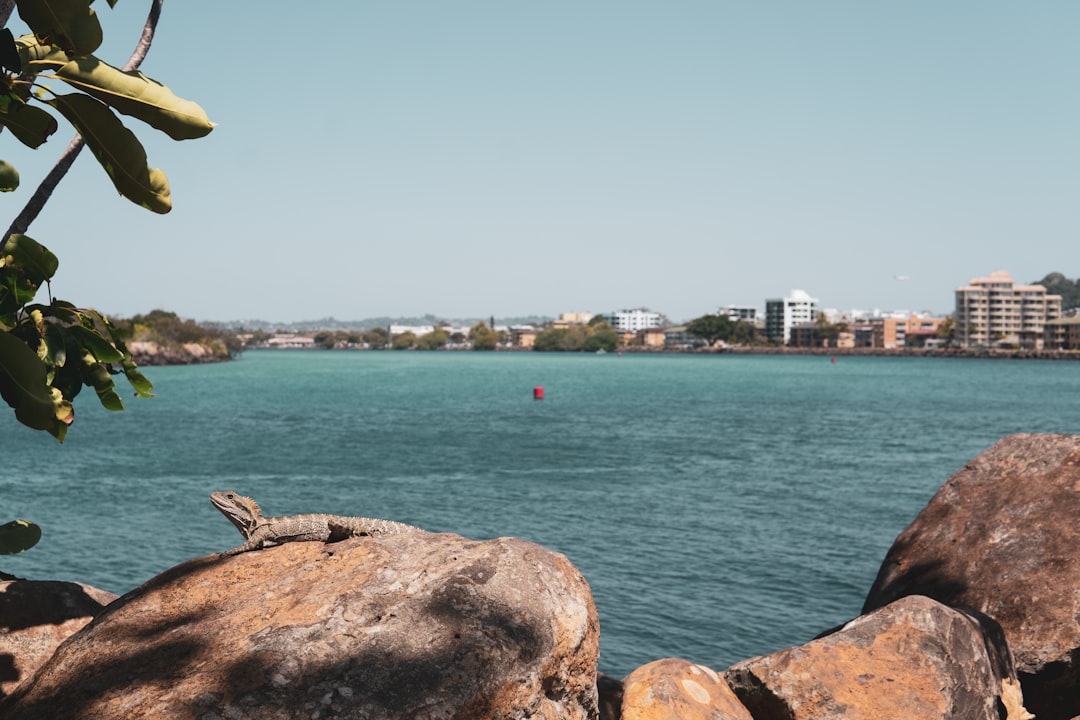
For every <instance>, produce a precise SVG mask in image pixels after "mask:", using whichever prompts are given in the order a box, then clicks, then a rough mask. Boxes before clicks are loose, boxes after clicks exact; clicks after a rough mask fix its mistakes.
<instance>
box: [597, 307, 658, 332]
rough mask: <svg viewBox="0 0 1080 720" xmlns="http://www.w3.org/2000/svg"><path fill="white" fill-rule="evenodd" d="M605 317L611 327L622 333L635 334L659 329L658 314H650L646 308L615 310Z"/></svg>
mask: <svg viewBox="0 0 1080 720" xmlns="http://www.w3.org/2000/svg"><path fill="white" fill-rule="evenodd" d="M606 317H607V319H608V322H609V323H610V324H611V327H613V328H615V329H616V330H619V331H622V332H628V333H636V332H637V331H639V330H646V329H648V328H655V327H660V313H658V312H652V311H650V310H649V309H648V308H637V309H636V310H617V311H615V312H613V313H609V314H608V315H607V316H606Z"/></svg>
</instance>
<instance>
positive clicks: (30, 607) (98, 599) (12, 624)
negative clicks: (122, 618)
mask: <svg viewBox="0 0 1080 720" xmlns="http://www.w3.org/2000/svg"><path fill="white" fill-rule="evenodd" d="M116 597H117V596H116V595H113V594H112V593H110V592H106V591H104V590H99V589H97V588H96V587H91V586H90V585H82V584H80V583H72V582H54V581H42V580H13V581H10V582H0V697H4V696H6V695H9V694H11V691H12V690H14V689H15V688H16V687H17V686H18V685H19V684H20V683H22V682H23V681H24V680H26V679H27V678H29V677H30V676H31V675H33V674H34V672H36V671H37V669H38V668H39V667H41V666H42V665H43V664H44V663H45V661H46V660H48V659H49V658H50V657H52V654H53V652H55V650H56V648H57V647H58V646H59V645H60V643H62V642H63V641H64V640H67V639H68V637H70V636H71V635H73V634H74V633H75V632H77V631H79V630H81V629H82V628H83V626H85V625H86V624H87V623H88V622H90V621H91V620H92V619H93V618H94V616H95V615H97V614H98V613H99V612H101V609H102V608H103V607H105V606H106V605H108V604H109V603H110V602H112V601H113V600H115V599H116Z"/></svg>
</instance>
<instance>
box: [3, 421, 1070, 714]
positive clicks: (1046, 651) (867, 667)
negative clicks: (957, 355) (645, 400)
mask: <svg viewBox="0 0 1080 720" xmlns="http://www.w3.org/2000/svg"><path fill="white" fill-rule="evenodd" d="M1077 517H1080V436H1074V435H1040V434H1020V435H1013V436H1009V437H1007V438H1004V439H1003V440H1001V441H999V442H998V443H996V444H995V445H994V446H993V447H991V448H989V449H988V450H986V451H985V452H984V453H982V454H981V455H979V456H978V457H977V458H975V459H973V460H972V461H971V462H969V463H968V464H967V465H966V466H965V467H964V468H963V469H962V470H960V471H959V472H957V473H956V474H955V475H953V477H952V478H950V479H949V480H948V481H947V482H946V483H945V484H944V485H943V486H942V487H941V489H940V490H939V491H938V492H937V493H936V494H935V496H934V497H933V498H932V499H931V500H930V502H929V503H928V504H927V506H926V508H925V509H924V510H923V511H922V512H921V513H920V514H919V515H918V516H917V517H916V518H915V520H914V521H913V522H912V523H911V524H910V525H909V526H908V527H907V528H906V529H905V530H903V531H902V532H901V533H900V535H899V536H898V537H897V539H896V541H895V542H894V544H893V546H892V548H891V549H890V550H889V552H888V554H887V555H886V557H885V558H884V561H883V562H882V565H881V569H880V570H879V573H878V576H877V578H876V580H875V581H874V583H873V585H872V587H870V588H868V590H867V596H866V602H865V605H864V607H863V610H862V615H860V617H858V618H855V619H853V620H852V621H851V622H848V623H846V624H844V625H843V626H841V627H839V628H834V629H832V630H824V631H823V633H822V634H821V635H820V636H819V637H817V638H816V639H812V640H810V641H808V642H807V643H806V644H804V645H800V646H797V647H791V648H785V649H782V650H779V651H777V652H775V653H772V654H770V655H766V656H762V657H757V658H749V659H746V660H743V661H741V662H738V663H736V664H734V665H732V666H731V667H730V668H727V669H723V670H718V669H713V668H708V667H705V666H703V665H700V664H696V663H694V662H691V661H689V660H685V659H681V658H662V659H659V660H652V661H648V659H646V658H643V659H642V660H643V661H646V662H645V664H644V665H642V666H640V667H639V668H638V669H636V670H634V671H633V672H632V673H630V675H628V676H627V677H626V678H624V679H622V680H618V679H614V678H610V677H606V676H604V675H602V674H600V673H599V672H598V662H599V632H600V618H598V616H597V612H596V607H595V605H594V603H593V600H592V595H591V591H590V589H589V587H588V584H587V582H586V580H585V578H583V577H582V575H581V573H580V572H579V571H578V570H577V569H576V568H575V567H574V566H573V565H572V564H570V562H569V561H568V560H567V559H566V557H565V556H564V555H561V554H559V553H555V552H553V551H551V550H548V549H546V548H543V547H540V546H538V545H535V544H533V543H529V542H526V541H522V540H519V539H515V538H498V539H495V540H488V541H479V542H478V541H473V540H469V539H467V538H463V537H461V536H458V535H453V534H449V533H412V534H406V535H395V536H376V537H358V538H351V539H348V540H344V541H341V542H337V543H332V544H323V543H320V542H293V543H286V544H284V545H281V546H278V547H273V548H268V549H266V550H261V551H257V552H248V553H243V554H241V555H238V556H235V557H228V558H221V557H218V556H207V557H203V558H195V559H192V560H189V561H187V562H185V563H182V564H181V565H178V566H176V567H174V568H172V569H170V570H168V571H166V572H164V573H162V574H161V575H159V576H157V577H156V578H153V579H151V580H149V581H147V582H146V583H145V584H143V585H142V586H140V587H139V588H136V589H135V590H133V591H131V592H129V593H127V594H126V595H124V596H122V597H120V598H114V597H113V596H108V595H107V594H103V593H101V592H100V591H96V590H94V589H93V588H88V587H87V586H84V585H79V584H77V583H45V582H32V581H13V582H6V583H0V618H2V619H3V632H0V657H7V658H9V659H10V660H9V663H8V667H9V670H10V672H7V673H5V674H4V675H3V677H0V697H3V699H2V700H0V716H2V717H4V718H11V719H19V718H41V717H74V718H87V719H101V720H105V719H107V718H108V719H111V718H116V717H125V718H157V717H170V718H179V719H181V720H184V719H190V720H222V719H223V718H260V719H262V718H266V719H270V720H275V719H277V718H281V719H282V720H285V719H286V718H295V717H313V718H315V717H317V718H358V719H359V718H363V719H364V720H370V719H373V718H400V719H402V720H405V719H406V718H408V719H410V720H436V719H437V718H438V719H445V718H455V719H456V720H488V719H491V718H498V719H499V720H525V719H526V718H544V719H545V720H556V719H564V718H565V719H566V720H864V719H866V720H869V719H871V718H874V719H876V718H904V719H905V720H938V719H941V720H945V719H946V718H948V719H950V720H952V719H955V720H1031V718H1033V717H1037V718H1038V720H1070V719H1075V718H1076V717H1078V716H1080V555H1078V554H1077V552H1076V547H1077V546H1078V544H1080V524H1078V523H1077V522H1076V518H1077ZM716 582H717V595H718V597H722V595H723V583H724V579H723V578H717V579H716ZM671 591H672V592H678V589H677V588H672V589H671ZM658 610H659V609H658ZM91 620H93V622H91ZM687 622H692V619H690V618H688V619H687ZM1032 713H1034V715H1033V714H1032Z"/></svg>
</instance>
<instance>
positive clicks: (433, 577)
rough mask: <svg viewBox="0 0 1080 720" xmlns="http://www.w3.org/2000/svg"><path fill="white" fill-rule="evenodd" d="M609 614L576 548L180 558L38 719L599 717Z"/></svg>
mask: <svg viewBox="0 0 1080 720" xmlns="http://www.w3.org/2000/svg"><path fill="white" fill-rule="evenodd" d="M598 633H599V630H598V621H597V616H596V609H595V606H594V605H593V601H592V595H591V593H590V590H589V587H588V585H587V583H586V582H585V580H584V578H583V577H582V576H581V574H580V573H579V572H578V571H577V569H576V568H574V566H573V565H571V563H570V562H569V560H567V559H566V557H564V556H563V555H560V554H558V553H555V552H552V551H550V550H546V549H544V548H542V547H540V546H538V545H535V544H532V543H529V542H526V541H523V540H518V539H514V538H500V539H496V540H489V541H484V542H475V541H471V540H467V539H465V538H462V537H460V536H457V535H448V534H434V533H418V534H415V535H395V536H384V537H361V538H353V539H349V540H345V541H343V542H340V543H333V544H328V545H324V544H323V543H317V542H302V543H299V542H298V543H288V544H285V545H282V546H279V547H274V548H269V549H267V550H262V551H258V552H249V553H243V554H241V555H238V556H236V557H231V558H221V559H219V558H217V557H207V558H200V559H196V560H192V561H189V562H187V563H184V564H182V565H179V566H177V567H175V568H173V569H171V570H169V571H167V572H165V573H163V574H162V575H159V576H158V577H156V578H154V579H152V580H150V581H149V582H147V583H146V584H144V585H143V586H141V587H139V588H137V589H136V590H133V591H132V592H131V593H128V594H127V595H125V596H124V597H122V598H120V599H119V600H118V601H116V602H115V603H113V604H112V605H111V606H109V608H108V609H107V610H106V611H105V612H104V613H102V614H101V615H100V616H98V617H97V618H96V619H95V620H94V622H93V623H91V624H90V625H88V626H87V627H86V628H85V629H84V630H83V631H81V632H80V633H78V634H77V635H75V636H73V637H72V638H71V639H70V640H69V641H68V642H67V643H66V644H64V645H63V646H62V647H61V648H60V649H59V650H58V651H57V652H56V654H55V655H54V656H53V658H52V659H51V660H50V661H49V662H48V663H47V664H46V665H45V666H44V667H43V668H42V669H41V671H40V673H39V674H38V675H37V677H36V678H34V680H33V681H32V682H29V683H26V684H24V685H23V686H21V687H20V688H19V689H18V690H16V692H15V693H14V694H13V695H12V696H11V697H9V698H8V699H7V700H6V701H4V703H3V704H0V716H2V717H4V718H10V719H11V720H17V719H20V718H43V717H79V718H84V719H87V720H93V719H98V718H100V719H102V720H104V719H105V718H108V719H109V720H112V719H113V718H120V717H123V718H162V717H168V718H174V719H178V720H183V719H184V718H192V719H195V718H198V719H199V720H215V719H218V718H229V719H230V720H239V719H242V718H259V719H260V720H278V719H281V720H285V719H289V720H291V719H292V718H301V717H302V718H410V719H415V720H426V719H432V720H434V719H435V718H454V719H455V720H468V719H470V718H477V719H479V718H484V719H492V720H494V719H499V720H512V719H517V718H535V719H537V720H539V719H541V718H543V719H550V720H554V719H555V718H560V719H566V720H575V719H577V718H581V719H583V720H584V719H585V718H594V717H596V714H597V706H596V702H597V700H596V665H597V654H598Z"/></svg>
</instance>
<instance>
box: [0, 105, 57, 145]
mask: <svg viewBox="0 0 1080 720" xmlns="http://www.w3.org/2000/svg"><path fill="white" fill-rule="evenodd" d="M0 125H3V126H4V127H6V128H7V129H9V130H11V134H12V135H14V136H15V138H16V139H17V140H18V141H19V142H21V143H22V144H23V145H26V146H27V147H31V148H36V147H39V146H40V145H41V144H42V143H43V142H45V141H46V140H48V139H49V136H50V135H52V134H53V133H54V132H56V128H57V127H58V126H57V124H56V118H54V117H53V116H52V115H50V114H49V113H48V112H46V111H45V110H42V109H41V108H39V107H37V106H35V105H27V104H26V103H25V102H23V100H22V99H21V98H19V97H17V96H15V95H14V94H11V93H8V94H4V95H0Z"/></svg>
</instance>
